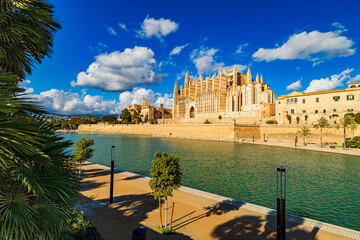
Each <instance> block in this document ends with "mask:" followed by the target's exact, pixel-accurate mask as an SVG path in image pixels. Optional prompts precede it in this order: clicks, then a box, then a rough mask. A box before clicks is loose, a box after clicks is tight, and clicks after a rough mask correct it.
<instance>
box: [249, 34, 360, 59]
mask: <svg viewBox="0 0 360 240" xmlns="http://www.w3.org/2000/svg"><path fill="white" fill-rule="evenodd" d="M341 33H342V31H334V32H333V31H330V32H319V31H312V32H309V33H308V32H305V31H304V32H301V33H298V34H293V35H291V36H290V37H289V39H288V40H287V41H286V42H285V43H283V45H282V46H280V47H277V48H270V49H264V48H260V49H259V50H258V51H257V52H255V53H254V54H253V58H255V60H256V61H266V62H270V61H274V60H276V59H281V60H291V59H304V60H308V61H312V62H316V63H320V62H321V61H322V60H325V59H331V58H333V57H347V56H351V55H353V54H355V50H356V49H355V48H351V47H352V46H353V45H354V42H353V41H352V40H350V39H348V38H347V37H344V36H341V35H340V34H341ZM315 65H316V64H315Z"/></svg>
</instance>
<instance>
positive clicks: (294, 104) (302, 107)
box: [276, 82, 360, 124]
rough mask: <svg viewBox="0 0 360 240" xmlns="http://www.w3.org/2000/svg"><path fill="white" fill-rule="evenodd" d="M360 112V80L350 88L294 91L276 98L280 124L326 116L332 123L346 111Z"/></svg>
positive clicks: (310, 121)
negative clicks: (307, 91)
mask: <svg viewBox="0 0 360 240" xmlns="http://www.w3.org/2000/svg"><path fill="white" fill-rule="evenodd" d="M358 112H360V82H354V83H350V84H349V85H348V88H345V89H335V90H328V91H318V92H309V93H302V92H292V93H290V94H288V95H281V96H279V97H278V98H277V99H276V120H277V121H278V123H279V124H289V121H288V118H290V117H291V123H292V124H303V123H307V122H309V123H312V122H314V121H316V120H317V119H319V118H320V117H322V116H324V117H326V118H328V119H329V120H330V121H331V123H336V122H338V118H339V117H342V116H344V115H345V114H346V113H358Z"/></svg>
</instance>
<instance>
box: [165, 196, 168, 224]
mask: <svg viewBox="0 0 360 240" xmlns="http://www.w3.org/2000/svg"><path fill="white" fill-rule="evenodd" d="M167 210H168V201H167V196H165V229H166V228H167Z"/></svg>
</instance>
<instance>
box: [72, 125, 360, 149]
mask: <svg viewBox="0 0 360 240" xmlns="http://www.w3.org/2000/svg"><path fill="white" fill-rule="evenodd" d="M301 127H302V125H296V126H293V125H277V124H274V125H271V124H262V125H260V126H259V125H238V124H129V125H125V124H115V125H113V124H82V125H80V126H79V132H80V133H102V134H144V135H152V136H166V137H175V138H176V137H178V138H189V139H203V140H225V141H233V140H243V139H245V140H252V139H253V137H254V139H255V140H261V141H262V140H263V139H264V134H265V139H266V140H269V141H294V139H295V136H296V132H297V131H298V130H300V129H301ZM307 127H309V128H310V131H311V133H312V135H311V137H308V138H307V141H310V142H311V143H319V141H320V130H319V129H314V128H312V127H311V126H309V125H307ZM343 131H344V130H343V129H342V128H340V129H337V128H336V127H332V128H328V129H324V130H323V141H324V142H328V143H332V142H336V143H338V144H341V143H342V142H343ZM354 135H355V136H360V126H358V128H357V129H356V130H355V131H352V130H350V129H348V130H347V136H348V137H353V136H354ZM299 142H302V139H300V138H299Z"/></svg>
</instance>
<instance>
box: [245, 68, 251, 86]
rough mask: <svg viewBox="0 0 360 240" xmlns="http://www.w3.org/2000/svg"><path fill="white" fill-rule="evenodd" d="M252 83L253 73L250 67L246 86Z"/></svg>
mask: <svg viewBox="0 0 360 240" xmlns="http://www.w3.org/2000/svg"><path fill="white" fill-rule="evenodd" d="M251 82H252V77H251V72H250V67H249V68H248V71H247V79H246V84H250V83H251Z"/></svg>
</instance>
